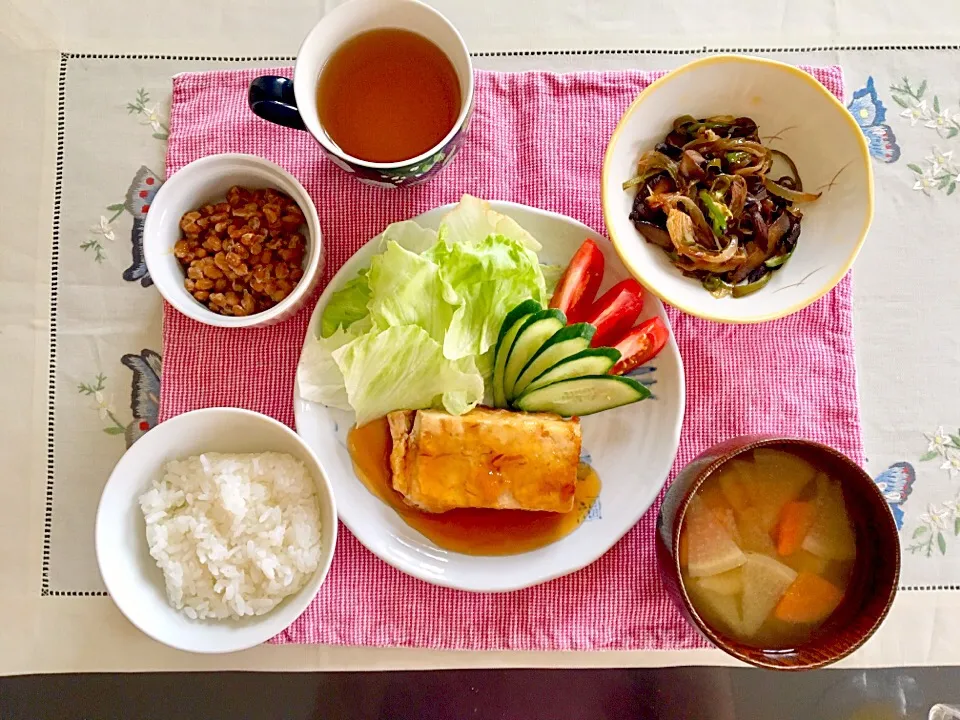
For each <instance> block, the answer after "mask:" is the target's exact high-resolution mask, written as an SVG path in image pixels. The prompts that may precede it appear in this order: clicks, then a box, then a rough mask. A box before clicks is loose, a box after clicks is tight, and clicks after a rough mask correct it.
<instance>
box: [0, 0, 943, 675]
mask: <svg viewBox="0 0 960 720" xmlns="http://www.w3.org/2000/svg"><path fill="white" fill-rule="evenodd" d="M435 4H436V5H437V6H438V7H439V8H440V9H441V10H442V11H444V12H445V13H447V14H448V15H449V16H450V17H451V19H452V20H453V21H454V22H455V23H457V24H458V26H459V27H460V28H461V29H462V30H463V32H464V35H465V37H466V39H467V42H468V44H469V45H470V46H471V49H472V50H473V51H474V52H475V53H476V54H477V57H476V64H477V66H478V67H482V68H488V69H498V70H524V69H532V68H539V69H550V70H558V71H573V70H578V69H607V68H610V69H612V68H623V67H636V68H642V69H656V68H670V67H675V66H677V65H679V64H682V63H683V62H686V61H687V60H689V59H692V58H693V57H696V56H697V53H698V52H704V51H706V52H716V51H729V50H733V51H740V52H755V53H760V54H764V55H766V56H770V57H775V58H778V59H782V60H786V61H788V62H794V63H801V62H802V63H809V64H831V63H839V64H840V65H842V66H843V68H844V71H845V73H846V83H847V99H848V101H850V99H851V98H853V97H854V95H855V94H856V95H857V96H858V98H859V103H860V104H862V103H874V104H877V103H879V104H880V105H882V106H884V107H885V109H886V119H885V120H884V121H883V122H882V123H880V124H874V125H873V126H872V127H867V128H865V132H867V133H868V134H873V135H876V134H884V135H885V136H886V137H889V138H895V143H896V145H897V146H898V148H899V149H900V157H899V158H898V159H897V160H896V161H895V162H891V163H885V162H882V161H881V160H879V159H878V160H877V161H876V162H875V166H874V169H875V171H876V178H877V216H876V219H875V222H874V228H873V230H872V231H871V235H870V238H869V240H868V242H867V244H866V246H865V248H864V251H863V253H862V255H861V257H860V260H859V261H858V263H857V265H856V269H855V287H856V290H855V305H856V317H855V322H856V333H857V360H858V369H859V372H860V393H861V401H862V407H863V417H864V434H865V442H866V450H867V457H868V459H869V460H868V469H869V470H870V471H871V473H872V474H873V475H875V476H877V477H880V476H881V475H882V473H883V471H884V470H886V469H887V468H889V467H891V466H894V465H896V464H897V463H909V465H910V468H911V470H912V471H913V472H914V473H915V476H916V481H915V482H914V484H913V486H912V488H911V493H910V494H909V497H908V499H907V500H906V501H905V502H897V503H895V504H896V505H897V511H899V513H898V514H899V516H900V518H901V521H902V524H903V529H902V544H903V549H904V565H903V574H902V578H901V581H902V582H901V585H902V588H901V592H900V594H899V596H898V599H897V601H896V603H895V605H894V609H893V611H892V613H891V616H890V617H889V619H888V620H887V622H886V623H885V624H884V626H883V628H882V629H881V630H880V631H879V632H878V633H877V635H876V636H875V637H874V638H873V639H872V640H871V641H870V642H869V643H867V645H866V646H865V647H864V648H863V649H862V650H861V651H859V652H858V653H857V654H855V655H854V656H853V657H852V658H850V659H849V660H847V661H846V662H845V663H844V664H845V665H847V666H852V665H870V666H873V665H913V664H947V663H960V649H956V648H960V642H958V641H960V624H958V623H956V622H955V618H956V617H957V612H958V610H960V534H958V533H960V519H958V510H957V505H956V502H957V495H958V490H960V472H958V471H955V469H954V466H955V465H956V466H957V467H958V470H960V449H957V450H956V452H955V451H954V447H953V446H958V448H960V437H956V436H957V435H960V430H958V429H957V428H958V426H960V412H958V411H957V407H958V403H957V400H958V399H960V374H958V373H957V372H956V358H957V356H958V352H957V351H958V347H957V344H958V333H957V329H958V321H957V319H956V318H957V317H960V293H958V291H957V285H956V268H957V267H958V266H960V265H958V261H960V245H958V243H956V242H955V241H954V239H953V233H952V231H953V228H954V226H955V223H954V222H953V218H954V216H955V214H956V211H955V204H957V203H960V193H953V188H954V187H955V185H954V182H956V181H957V176H958V173H960V155H958V158H957V160H956V161H954V158H953V156H952V152H953V150H954V149H960V135H958V133H956V132H953V128H957V130H958V131H960V125H958V123H960V102H958V100H957V98H958V97H960V80H957V78H958V77H960V72H958V71H960V53H958V48H957V46H954V45H949V43H950V42H951V40H952V39H954V38H957V37H960V33H958V31H960V10H958V9H953V3H952V2H950V1H949V0H942V1H938V2H928V3H925V4H924V5H923V13H922V14H920V13H918V12H917V7H916V6H911V5H909V4H906V3H895V2H892V1H890V0H888V1H887V2H882V3H880V2H878V3H874V2H866V1H862V2H845V3H840V2H827V1H826V0H817V1H815V2H810V3H806V4H803V5H801V4H797V3H790V2H788V1H786V0H785V1H781V2H763V3H759V2H746V3H742V4H740V6H739V7H741V8H752V11H750V12H747V11H746V10H741V12H739V13H737V14H736V15H733V14H732V13H729V14H728V15H729V16H724V15H718V14H717V11H716V5H715V3H706V2H699V1H697V2H690V3H687V4H685V5H682V6H678V5H674V4H668V3H665V2H653V3H648V4H647V5H646V6H643V7H640V6H627V5H623V4H621V3H613V2H595V3H589V4H588V3H583V2H574V1H571V0H558V1H556V2H551V3H549V4H547V3H527V4H523V3H515V2H513V3H511V2H506V0H496V1H495V2H491V3H486V4H482V5H476V4H466V3H455V2H451V1H450V0H448V1H447V2H437V3H435ZM201 8H202V9H201ZM267 8H269V9H267ZM323 10H324V8H323V7H322V6H317V5H309V4H307V3H304V2H298V1H296V0H287V1H286V2H278V3H272V4H270V5H269V6H267V5H264V4H262V3H248V4H242V3H222V2H209V3H205V4H204V5H202V6H198V5H195V4H192V3H186V2H181V1H180V0H177V1H175V2H168V3H164V4H163V5H159V4H158V5H156V6H151V5H134V4H130V3H124V2H119V0H117V1H113V2H97V3H93V2H90V1H89V0H87V1H83V2H80V1H76V2H73V3H68V2H65V1H64V2H50V1H48V2H45V3H35V2H34V3H27V2H25V1H24V0H14V2H8V4H7V5H6V6H5V7H4V8H2V9H0V30H2V32H3V33H4V35H3V37H2V38H0V58H2V62H3V63H4V66H5V70H6V73H5V77H6V80H7V85H6V89H7V92H6V93H5V99H6V101H7V102H6V103H5V108H4V112H3V113H0V128H2V131H3V132H2V135H0V137H2V138H3V140H4V143H3V145H4V149H5V151H6V153H5V158H4V164H3V171H2V172H0V208H2V213H0V217H2V218H3V226H2V227H3V229H2V233H3V235H2V237H3V245H2V248H3V251H4V260H5V262H2V263H0V338H2V340H0V367H3V369H4V373H3V380H2V382H3V391H4V392H3V397H4V398H5V399H6V407H5V411H4V412H3V413H2V414H0V431H2V432H0V447H2V450H3V452H2V457H3V460H4V461H5V463H4V464H5V467H6V468H7V472H6V473H4V475H3V477H2V478H0V539H2V540H3V542H2V543H0V579H2V586H3V589H4V593H3V594H2V596H0V608H2V609H3V610H4V611H5V612H4V617H5V618H6V620H5V622H4V623H0V647H2V648H4V652H3V653H0V672H37V671H68V670H134V669H144V670H146V669H185V668H224V669H226V668H237V669H240V668H243V669H339V668H342V669H359V668H367V669H378V668H401V667H402V668H413V667H451V666H463V667H488V666H531V665H537V666H610V665H648V666H649V665H670V664H726V663H728V662H729V661H728V659H727V658H726V656H724V655H722V654H721V653H719V652H717V651H709V650H707V651H686V652H669V653H668V652H647V653H577V654H569V653H564V654H561V653H541V654H534V653H439V652H432V651H420V650H384V649H374V648H342V647H333V648H324V647H302V646H301V647H294V646H285V647H269V646H264V647H260V648H256V649H254V650H251V651H248V652H245V653H240V654H236V655H231V656H225V657H212V658H210V657H200V656H189V655H185V654H183V653H178V652H175V651H172V650H168V649H166V648H164V647H162V646H160V645H158V644H156V643H154V642H153V641H151V640H149V639H147V638H146V637H145V636H143V635H141V634H140V633H139V632H138V631H136V630H135V629H134V628H133V627H132V626H130V625H129V624H128V623H127V622H126V621H125V620H124V619H123V618H122V616H120V614H119V613H118V612H117V611H116V609H115V608H114V606H113V604H112V603H111V602H110V600H109V598H107V597H105V596H104V592H103V586H102V583H101V581H100V579H99V576H98V574H97V570H96V564H95V560H94V558H93V552H92V520H93V512H94V511H95V507H96V502H97V500H98V498H99V494H100V489H101V487H102V484H103V482H104V481H105V479H106V476H107V474H108V473H109V470H110V468H111V467H112V465H113V464H114V463H115V462H116V460H117V458H118V457H119V455H120V454H121V453H122V452H123V449H124V447H125V444H126V442H128V441H129V440H130V439H132V437H133V435H135V434H136V432H137V428H138V426H139V422H140V420H143V419H144V418H143V417H141V415H143V414H144V413H145V412H149V408H147V410H146V411H145V410H144V406H143V403H142V402H141V403H140V404H136V403H134V404H131V402H130V394H131V388H132V384H133V383H134V382H141V383H144V385H143V387H146V388H147V391H148V392H147V395H148V396H149V389H150V382H151V372H152V371H153V369H155V366H156V364H157V358H156V357H154V356H153V355H152V354H151V352H150V351H160V350H161V347H160V316H159V299H158V297H157V294H156V292H155V290H153V289H152V288H142V287H141V286H140V284H139V282H138V281H137V278H136V275H137V273H136V271H135V269H134V268H135V265H136V263H135V262H134V258H133V257H132V255H131V244H130V234H131V229H132V225H133V217H132V216H131V214H130V213H129V210H128V203H127V202H126V199H127V192H128V189H129V187H130V186H131V184H132V182H133V181H134V179H135V175H137V173H139V172H141V167H145V168H147V169H148V170H149V171H152V172H153V173H155V174H156V176H157V180H158V181H159V180H162V176H163V151H164V142H163V136H164V133H165V122H166V113H167V106H168V103H169V77H170V75H172V74H173V73H176V72H180V71H182V70H198V69H210V68H214V67H245V66H257V67H267V66H276V65H289V64H290V61H289V59H288V58H289V57H291V56H292V55H293V54H295V52H296V47H297V45H298V43H299V40H300V35H301V33H302V31H304V30H305V29H306V28H307V27H308V26H309V25H310V24H311V23H312V22H314V21H315V20H316V19H317V18H318V17H319V16H320V15H321V14H322V12H323ZM641 10H642V11H641ZM291 28H296V30H295V31H291ZM921 45H922V46H923V48H921V47H919V46H921ZM936 45H941V46H942V47H933V46H936ZM651 48H656V50H651ZM868 82H869V83H870V85H868ZM871 88H872V89H873V92H874V95H871V94H870V89H871ZM860 107H861V105H859V104H855V105H854V106H853V108H852V109H853V110H854V112H855V114H856V113H857V112H858V111H859V109H860ZM871 107H872V106H871ZM864 124H866V123H864ZM883 125H885V126H886V128H884V127H882V126H883ZM140 177H141V178H142V177H143V175H142V174H141V175H140ZM125 271H127V275H128V278H132V279H131V280H128V279H124V277H123V274H124V272H125ZM54 290H55V297H56V304H55V305H56V306H55V309H54V310H53V312H52V311H51V298H52V297H53V291H54ZM51 340H54V341H55V349H56V351H55V353H54V355H53V357H52V358H51V351H50V348H51ZM51 389H52V391H51ZM51 403H52V412H51ZM148 405H149V403H148ZM51 417H52V419H53V420H52V422H51ZM147 420H148V424H149V418H147ZM941 427H942V428H943V431H942V433H941V432H938V429H939V428H941ZM951 434H952V435H953V436H954V437H951ZM899 467H901V468H903V467H904V466H903V465H900V466H899Z"/></svg>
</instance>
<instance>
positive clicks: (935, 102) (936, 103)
mask: <svg viewBox="0 0 960 720" xmlns="http://www.w3.org/2000/svg"><path fill="white" fill-rule="evenodd" d="M933 111H934V112H940V98H938V97H937V96H936V95H934V96H933Z"/></svg>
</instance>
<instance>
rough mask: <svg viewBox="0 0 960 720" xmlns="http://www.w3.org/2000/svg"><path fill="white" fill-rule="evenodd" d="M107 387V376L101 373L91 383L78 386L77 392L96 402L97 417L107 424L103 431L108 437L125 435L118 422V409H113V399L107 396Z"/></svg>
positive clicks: (122, 427)
mask: <svg viewBox="0 0 960 720" xmlns="http://www.w3.org/2000/svg"><path fill="white" fill-rule="evenodd" d="M106 386H107V376H106V375H104V374H103V373H99V374H98V375H97V376H96V377H95V378H94V379H93V382H90V383H80V384H79V385H77V392H79V393H80V394H81V395H87V396H88V397H91V398H93V400H94V402H96V408H97V415H99V416H100V421H101V422H103V423H106V425H105V426H104V428H103V431H104V432H105V433H106V434H107V435H123V432H124V429H125V428H124V426H123V425H122V424H121V423H120V421H119V420H117V416H116V409H115V408H114V407H113V398H111V397H110V396H109V395H107V394H105V392H104V391H105V390H106Z"/></svg>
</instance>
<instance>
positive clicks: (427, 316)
mask: <svg viewBox="0 0 960 720" xmlns="http://www.w3.org/2000/svg"><path fill="white" fill-rule="evenodd" d="M368 278H369V281H370V302H369V305H368V307H369V309H370V317H371V319H372V320H373V324H374V325H375V326H376V327H377V328H379V329H381V330H386V329H387V328H391V327H401V326H404V325H417V326H419V327H422V328H423V329H424V330H426V331H427V333H428V334H429V335H430V337H432V338H433V339H434V340H436V341H437V342H438V343H442V342H443V337H444V334H445V333H446V332H447V328H448V327H449V326H450V321H451V319H452V318H453V310H454V309H453V306H452V305H450V304H449V303H448V302H446V301H445V300H444V298H443V294H444V292H443V291H444V285H443V282H442V280H441V279H440V267H439V266H438V265H436V264H435V263H433V262H431V261H430V260H428V259H426V258H424V257H423V256H421V255H417V254H416V253H413V252H410V251H409V250H405V249H404V248H402V247H401V246H400V245H399V244H397V243H396V242H394V241H393V240H391V241H389V242H388V243H387V248H386V251H385V252H384V253H383V254H381V255H377V256H376V257H375V258H374V259H373V262H371V263H370V272H369V274H368Z"/></svg>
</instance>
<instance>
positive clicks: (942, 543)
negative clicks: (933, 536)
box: [937, 532, 947, 555]
mask: <svg viewBox="0 0 960 720" xmlns="http://www.w3.org/2000/svg"><path fill="white" fill-rule="evenodd" d="M937 547H939V548H940V554H941V555H946V554H947V539H946V538H945V537H944V536H943V533H942V532H938V533H937Z"/></svg>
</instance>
